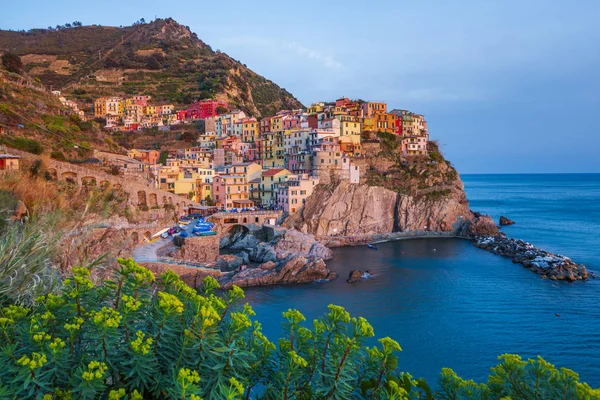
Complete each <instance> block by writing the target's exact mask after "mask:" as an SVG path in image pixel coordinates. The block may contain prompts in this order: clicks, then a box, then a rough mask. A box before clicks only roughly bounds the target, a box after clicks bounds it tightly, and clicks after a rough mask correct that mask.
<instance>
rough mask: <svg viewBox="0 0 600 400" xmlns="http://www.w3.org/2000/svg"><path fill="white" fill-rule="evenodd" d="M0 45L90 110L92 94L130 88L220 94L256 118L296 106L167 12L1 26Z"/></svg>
mask: <svg viewBox="0 0 600 400" xmlns="http://www.w3.org/2000/svg"><path fill="white" fill-rule="evenodd" d="M0 51H10V52H11V53H15V54H17V55H19V56H20V57H21V59H22V60H23V63H24V64H25V69H26V71H27V72H28V73H29V74H30V75H32V76H33V77H37V78H39V79H40V81H41V82H42V83H44V84H45V85H47V86H49V87H52V89H60V90H62V91H63V94H66V95H68V96H69V97H75V98H78V100H80V101H83V102H85V103H87V104H88V106H89V107H90V108H91V104H92V103H91V100H92V99H93V98H95V97H100V96H103V95H133V94H145V95H151V96H153V97H154V99H156V100H158V101H168V102H173V103H175V104H179V105H181V106H183V105H186V104H189V103H191V102H192V101H193V100H195V99H205V98H217V99H224V100H227V101H228V102H229V103H230V104H231V105H232V106H233V107H236V108H240V109H242V110H244V111H246V112H247V113H250V114H251V115H255V116H260V115H269V114H273V113H275V112H276V111H278V110H280V109H289V108H299V107H302V104H301V103H300V102H299V101H298V100H296V98H294V97H293V96H292V95H291V94H290V93H289V92H287V91H286V90H285V89H282V88H280V87H279V86H277V85H276V84H275V83H273V82H271V81H270V80H268V79H266V78H264V77H262V76H260V75H258V74H256V73H255V72H253V71H252V70H250V69H249V68H247V67H246V66H245V65H243V64H241V63H240V62H238V61H236V60H234V59H232V58H231V57H229V56H228V55H227V54H225V53H222V52H220V51H218V50H217V51H214V50H212V49H211V47H210V46H209V45H207V44H206V43H204V42H202V41H201V40H200V39H199V38H198V36H197V35H196V34H195V33H193V32H191V31H190V29H189V28H188V27H186V26H183V25H180V24H178V23H177V22H176V21H174V20H173V19H170V18H168V19H157V20H155V21H153V22H151V23H148V24H136V25H133V26H128V27H123V28H117V27H110V26H97V25H92V26H78V27H71V28H64V29H59V30H56V29H53V30H50V29H34V30H31V31H29V32H13V31H4V30H0Z"/></svg>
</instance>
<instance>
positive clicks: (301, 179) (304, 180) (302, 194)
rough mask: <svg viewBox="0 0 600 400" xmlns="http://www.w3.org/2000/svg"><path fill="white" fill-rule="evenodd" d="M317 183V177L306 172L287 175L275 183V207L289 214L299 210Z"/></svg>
mask: <svg viewBox="0 0 600 400" xmlns="http://www.w3.org/2000/svg"><path fill="white" fill-rule="evenodd" d="M318 184H319V178H314V177H312V176H310V175H308V174H299V175H289V176H288V177H287V178H286V180H285V182H283V183H280V184H278V185H277V196H276V206H277V209H279V210H283V211H285V212H287V213H289V214H293V213H295V212H297V211H299V210H300V209H301V208H302V207H303V206H304V203H305V202H306V199H307V198H308V197H309V196H310V195H311V194H312V192H313V190H314V188H315V187H316V186H317V185H318Z"/></svg>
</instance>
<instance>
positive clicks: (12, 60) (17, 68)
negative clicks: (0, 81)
mask: <svg viewBox="0 0 600 400" xmlns="http://www.w3.org/2000/svg"><path fill="white" fill-rule="evenodd" d="M2 65H3V66H4V68H6V69H7V70H8V71H9V72H14V73H15V74H21V73H23V61H21V58H20V57H19V56H18V55H16V54H13V53H10V52H8V51H7V52H5V53H4V54H3V55H2Z"/></svg>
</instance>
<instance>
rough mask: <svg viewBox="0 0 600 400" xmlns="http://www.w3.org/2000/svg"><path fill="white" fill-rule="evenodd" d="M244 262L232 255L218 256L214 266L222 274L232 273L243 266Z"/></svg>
mask: <svg viewBox="0 0 600 400" xmlns="http://www.w3.org/2000/svg"><path fill="white" fill-rule="evenodd" d="M244 264H245V263H244V260H243V259H242V258H241V257H238V256H236V255H233V254H223V255H220V256H219V257H218V258H217V260H216V261H215V265H216V266H217V267H218V268H219V269H220V270H221V271H223V272H229V271H233V270H235V269H237V268H239V267H240V266H242V265H244Z"/></svg>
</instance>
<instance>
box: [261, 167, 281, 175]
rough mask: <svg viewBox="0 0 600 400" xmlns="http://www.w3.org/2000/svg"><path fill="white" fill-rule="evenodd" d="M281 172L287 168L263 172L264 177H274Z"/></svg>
mask: <svg viewBox="0 0 600 400" xmlns="http://www.w3.org/2000/svg"><path fill="white" fill-rule="evenodd" d="M281 171H285V168H271V169H268V170H266V171H263V173H262V176H274V175H277V174H278V173H280V172H281Z"/></svg>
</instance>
